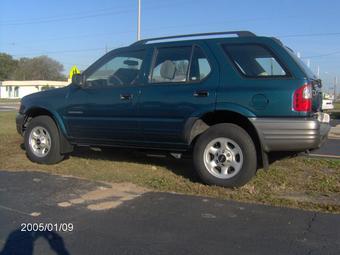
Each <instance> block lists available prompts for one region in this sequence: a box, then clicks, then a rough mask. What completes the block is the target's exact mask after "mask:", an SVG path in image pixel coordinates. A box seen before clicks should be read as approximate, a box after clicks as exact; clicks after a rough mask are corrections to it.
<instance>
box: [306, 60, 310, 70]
mask: <svg viewBox="0 0 340 255" xmlns="http://www.w3.org/2000/svg"><path fill="white" fill-rule="evenodd" d="M307 66H308V67H309V68H310V59H307Z"/></svg>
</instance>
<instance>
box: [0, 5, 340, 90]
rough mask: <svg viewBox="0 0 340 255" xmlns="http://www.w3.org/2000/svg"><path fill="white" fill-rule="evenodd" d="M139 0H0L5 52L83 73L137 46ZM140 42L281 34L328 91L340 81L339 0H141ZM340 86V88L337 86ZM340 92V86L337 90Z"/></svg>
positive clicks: (2, 49) (1, 47)
mask: <svg viewBox="0 0 340 255" xmlns="http://www.w3.org/2000/svg"><path fill="white" fill-rule="evenodd" d="M137 2H138V1H137V0H95V1H94V0H71V1H70V0H49V1H47V0H29V1H25V0H21V1H20V0H0V52H5V53H8V54H11V55H13V56H14V58H16V59H18V58H20V57H35V56H40V55H48V56H50V57H52V58H54V59H56V60H58V61H59V62H61V63H62V64H63V65H64V68H65V73H67V72H68V71H69V69H70V68H71V66H73V65H74V64H75V65H77V66H78V67H79V69H82V70H84V69H85V68H86V67H87V66H88V65H89V64H91V63H92V62H93V61H95V60H96V59H98V58H99V57H101V56H102V55H103V54H104V53H105V52H106V51H107V50H112V49H114V48H117V47H121V46H126V45H128V44H130V43H132V42H134V41H135V40H136V33H137ZM141 2H142V15H141V36H142V38H148V37H157V36H166V35H176V34H187V33H202V32H215V31H230V30H250V31H252V32H254V33H256V34H257V35H262V36H275V37H277V38H279V39H280V40H282V42H283V43H284V44H285V45H287V46H289V47H290V48H292V49H293V50H294V51H295V52H299V53H300V55H301V58H303V59H304V60H305V61H306V62H307V61H308V60H307V59H309V61H310V66H311V69H312V70H313V71H314V72H316V70H317V68H318V66H319V68H320V77H321V78H322V80H323V83H324V87H325V90H326V91H327V90H330V89H331V87H332V86H333V84H334V79H335V77H336V76H337V77H339V78H338V79H339V80H340V18H339V13H340V1H335V0H299V1H297V0H281V1H279V0H256V1H254V0H238V1H231V0H224V1H223V0H171V1H166V0H163V1H160V0H158V1H156V0H141ZM339 84H340V82H339ZM337 87H338V91H340V85H338V86H337Z"/></svg>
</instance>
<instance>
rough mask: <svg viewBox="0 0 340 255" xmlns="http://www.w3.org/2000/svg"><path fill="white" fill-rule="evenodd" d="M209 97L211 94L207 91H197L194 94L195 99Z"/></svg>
mask: <svg viewBox="0 0 340 255" xmlns="http://www.w3.org/2000/svg"><path fill="white" fill-rule="evenodd" d="M207 96H209V92H208V91H206V90H197V91H195V93H194V97H207Z"/></svg>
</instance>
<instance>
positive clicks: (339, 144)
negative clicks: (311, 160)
mask: <svg viewBox="0 0 340 255" xmlns="http://www.w3.org/2000/svg"><path fill="white" fill-rule="evenodd" d="M330 124H331V126H332V129H331V132H330V134H329V137H328V140H327V141H326V143H325V144H324V145H323V146H322V147H321V148H320V149H318V150H314V151H312V152H311V153H310V154H309V156H311V157H323V158H335V159H340V120H339V119H336V120H331V122H330Z"/></svg>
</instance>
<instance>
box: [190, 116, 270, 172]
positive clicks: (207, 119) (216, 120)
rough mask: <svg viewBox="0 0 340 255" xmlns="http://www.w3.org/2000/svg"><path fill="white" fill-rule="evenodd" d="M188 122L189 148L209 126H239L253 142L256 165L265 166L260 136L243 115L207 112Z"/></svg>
mask: <svg viewBox="0 0 340 255" xmlns="http://www.w3.org/2000/svg"><path fill="white" fill-rule="evenodd" d="M188 122H190V124H189V123H187V128H188V129H187V132H186V133H187V134H186V138H185V139H186V142H187V143H188V144H189V145H190V147H193V146H194V144H195V141H196V140H197V138H198V137H199V136H200V135H201V134H202V133H203V132H204V131H206V130H207V129H208V128H209V127H210V126H213V125H216V124H220V123H232V124H235V125H238V126H240V127H241V128H243V129H244V130H245V131H246V132H247V133H248V134H249V136H250V137H251V139H252V140H253V142H254V145H255V147H256V153H257V158H258V164H259V163H260V165H261V166H265V165H266V162H264V160H265V156H264V155H263V153H264V151H263V146H262V143H261V139H260V136H259V134H258V132H257V130H256V128H255V127H254V125H253V124H252V123H251V121H250V120H249V119H248V117H245V116H244V115H243V114H241V113H239V112H236V111H231V110H216V111H213V112H207V113H205V114H203V115H202V116H201V117H199V118H198V117H197V118H191V119H190V120H189V121H188ZM189 126H190V128H189Z"/></svg>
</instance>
